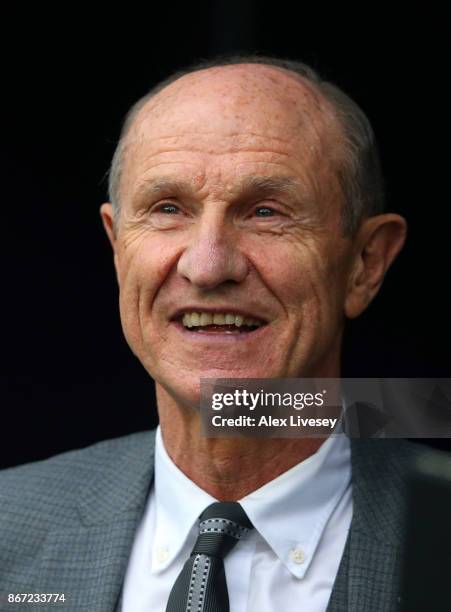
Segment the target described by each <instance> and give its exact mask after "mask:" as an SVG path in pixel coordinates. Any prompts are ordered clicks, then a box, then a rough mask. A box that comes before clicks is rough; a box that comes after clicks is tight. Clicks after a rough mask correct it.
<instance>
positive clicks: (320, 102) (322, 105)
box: [122, 61, 343, 154]
mask: <svg viewBox="0 0 451 612" xmlns="http://www.w3.org/2000/svg"><path fill="white" fill-rule="evenodd" d="M243 68H247V69H248V70H249V71H251V72H252V73H254V72H255V70H263V71H264V72H269V73H276V74H278V75H279V76H280V75H283V76H285V77H286V78H287V79H289V80H290V81H292V82H294V83H296V85H301V86H302V89H303V93H304V94H305V93H306V92H307V93H308V100H309V102H310V103H312V102H314V103H315V107H316V108H317V110H319V111H320V112H321V113H322V114H323V115H327V114H328V115H329V118H332V119H333V123H334V124H335V127H336V128H337V132H338V133H339V134H340V135H342V133H343V128H342V125H341V122H340V120H339V118H338V117H337V113H336V109H335V107H334V105H333V104H332V103H331V102H330V100H328V99H327V98H326V96H325V95H324V94H323V92H322V91H321V89H320V87H319V86H318V85H317V84H316V83H314V82H313V81H311V80H309V79H308V78H307V77H304V76H302V75H301V74H298V73H296V72H294V71H293V70H290V69H289V68H284V67H282V66H273V65H271V64H265V63H258V64H256V63H252V62H249V61H247V62H246V61H244V62H243V63H239V64H238V63H237V64H224V65H219V66H209V67H206V68H202V69H198V70H196V69H194V70H192V71H190V72H187V73H184V74H182V75H180V76H179V77H177V78H175V79H174V80H173V81H171V82H170V83H168V84H167V85H165V86H164V87H162V88H161V89H157V91H155V92H154V93H152V90H151V91H150V92H149V94H148V97H147V99H146V100H145V101H144V103H143V105H142V106H141V107H140V108H139V109H138V110H137V112H136V113H135V114H134V115H133V116H132V117H131V121H130V123H129V124H128V126H127V129H126V131H125V132H124V134H123V135H122V137H123V143H122V154H124V153H125V151H126V149H127V148H128V146H129V144H130V143H129V134H130V133H131V131H132V130H133V129H134V128H135V127H136V124H137V122H138V121H139V120H140V118H141V117H142V114H143V113H145V112H149V110H150V109H149V106H151V105H152V103H155V102H156V101H157V99H158V97H159V96H160V94H162V93H163V92H166V93H167V90H170V89H172V88H175V87H177V86H178V89H180V86H181V81H182V82H183V81H188V80H192V79H196V78H202V74H203V75H204V77H205V73H215V72H216V73H219V72H226V71H232V70H233V71H234V72H236V71H237V70H238V71H241V72H242V69H243ZM157 87H158V86H157Z"/></svg>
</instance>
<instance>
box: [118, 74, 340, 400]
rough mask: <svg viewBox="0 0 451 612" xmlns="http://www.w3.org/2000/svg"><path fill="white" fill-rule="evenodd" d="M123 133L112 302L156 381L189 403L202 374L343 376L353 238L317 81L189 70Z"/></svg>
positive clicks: (331, 125)
mask: <svg viewBox="0 0 451 612" xmlns="http://www.w3.org/2000/svg"><path fill="white" fill-rule="evenodd" d="M128 143H129V144H128V147H127V149H126V152H125V160H126V161H125V165H124V170H123V174H122V180H121V190H120V194H121V203H122V209H121V215H120V220H119V224H118V226H117V228H116V231H117V234H116V240H115V243H114V248H115V262H116V267H117V274H118V280H119V285H120V311H121V319H122V324H123V329H124V333H125V336H126V338H127V341H128V342H129V344H130V346H131V348H132V350H133V352H134V353H135V354H136V355H137V356H138V358H139V359H140V361H141V362H142V363H143V365H144V367H145V368H146V370H147V371H148V372H149V374H150V375H151V376H152V377H153V378H154V379H155V380H156V381H157V383H160V384H161V385H162V386H163V387H164V388H165V389H166V390H167V391H168V392H169V393H170V394H171V395H172V396H173V397H175V398H176V399H178V400H179V401H181V402H182V403H185V404H187V405H193V406H194V405H197V402H198V391H199V380H200V378H202V377H205V378H208V377H211V378H213V377H221V378H278V377H297V376H338V375H339V374H338V372H339V369H338V364H339V349H340V341H341V333H342V326H343V304H344V300H345V296H346V290H347V284H348V279H349V274H350V267H351V259H352V257H351V250H352V249H351V247H352V245H351V243H350V241H349V240H348V239H345V238H343V236H342V234H341V230H340V216H341V210H342V204H341V197H342V196H341V193H340V190H339V187H338V182H337V179H336V177H335V173H334V166H333V164H334V160H336V159H337V157H338V156H339V155H340V132H339V128H338V126H337V124H336V122H335V120H334V119H333V116H332V112H331V110H330V109H329V107H328V106H327V103H326V102H325V101H324V100H322V99H321V97H320V96H319V95H318V94H317V93H316V92H315V90H314V89H313V88H312V86H310V85H309V84H308V83H305V82H303V81H302V80H301V79H298V78H297V77H295V76H292V75H290V74H289V73H286V72H283V71H281V70H278V69H275V68H270V67H267V66H256V65H252V66H249V65H241V66H233V67H226V68H219V69H218V68H217V69H209V70H207V71H202V72H198V73H193V74H191V75H188V76H186V77H183V78H181V79H179V80H178V81H176V82H175V83H173V84H171V85H170V86H169V87H167V88H166V89H164V90H163V91H161V92H160V93H159V94H158V95H157V96H156V97H155V98H153V99H152V100H150V101H149V102H148V103H147V104H146V106H145V107H144V108H143V109H142V110H141V111H140V113H139V115H138V117H137V119H136V120H135V122H134V124H133V126H132V128H131V131H130V133H129V139H128ZM199 322H200V323H205V326H198V325H197V323H199Z"/></svg>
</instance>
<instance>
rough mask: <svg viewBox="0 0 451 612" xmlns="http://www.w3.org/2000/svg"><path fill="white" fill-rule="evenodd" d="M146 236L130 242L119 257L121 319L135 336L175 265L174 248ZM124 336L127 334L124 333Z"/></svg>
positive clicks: (156, 237)
mask: <svg viewBox="0 0 451 612" xmlns="http://www.w3.org/2000/svg"><path fill="white" fill-rule="evenodd" d="M168 242H170V241H166V240H161V238H160V237H159V236H156V235H152V234H149V235H147V236H146V237H145V238H141V239H140V240H139V241H136V242H134V243H130V244H129V245H128V246H127V247H126V248H124V249H123V250H121V251H120V254H119V285H120V308H121V319H122V321H123V324H124V327H126V328H127V330H129V331H128V333H131V330H134V331H133V332H132V333H133V334H136V333H137V331H136V329H137V328H141V325H142V321H143V317H145V316H146V314H147V313H148V312H150V310H151V309H152V306H153V303H154V300H155V297H156V295H157V293H158V291H159V288H160V287H161V286H162V285H163V284H164V282H165V279H166V278H167V276H168V274H169V272H170V270H171V267H172V265H173V262H174V257H175V255H174V253H175V252H176V251H175V250H174V245H171V244H169V245H168ZM126 334H127V332H126Z"/></svg>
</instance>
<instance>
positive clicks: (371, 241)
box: [345, 214, 407, 319]
mask: <svg viewBox="0 0 451 612" xmlns="http://www.w3.org/2000/svg"><path fill="white" fill-rule="evenodd" d="M406 234H407V223H406V220H405V219H404V218H403V217H401V216H400V215H395V214H385V215H376V216H375V217H370V218H368V219H365V221H364V222H363V223H362V225H361V227H360V229H359V231H358V233H357V237H356V240H355V243H356V250H355V254H354V264H353V269H352V273H351V275H350V282H349V285H348V288H347V294H346V300H345V315H346V316H347V317H348V318H350V319H353V318H355V317H357V316H359V314H361V313H362V312H363V311H364V310H365V309H366V308H367V306H368V305H369V304H370V302H371V301H372V299H373V298H374V297H375V296H376V294H377V292H378V291H379V288H380V287H381V285H382V281H383V280H384V275H385V273H386V271H387V270H388V268H389V267H390V266H391V264H392V263H393V261H394V259H395V257H396V256H397V255H398V253H399V252H400V250H401V249H402V247H403V245H404V242H405V239H406Z"/></svg>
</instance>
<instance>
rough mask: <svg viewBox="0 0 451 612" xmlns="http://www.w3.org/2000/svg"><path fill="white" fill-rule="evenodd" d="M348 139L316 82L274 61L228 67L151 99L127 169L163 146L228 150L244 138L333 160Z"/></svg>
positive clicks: (186, 79) (129, 149)
mask: <svg viewBox="0 0 451 612" xmlns="http://www.w3.org/2000/svg"><path fill="white" fill-rule="evenodd" d="M341 137H342V136H341V128H340V126H339V124H338V121H337V119H336V116H335V111H334V109H333V107H332V105H331V104H330V103H329V102H328V101H327V100H326V99H325V98H324V97H323V95H322V94H321V92H320V91H319V89H318V88H317V87H316V85H315V84H313V83H311V82H309V81H307V80H306V79H304V78H303V77H301V76H298V75H296V74H295V73H292V72H290V71H288V70H284V69H280V68H276V67H272V66H266V65H260V64H241V65H234V66H220V67H215V68H209V69H206V70H201V71H197V72H193V73H189V74H187V75H184V76H183V77H181V78H179V79H177V80H176V81H174V82H172V83H171V84H169V85H168V86H167V87H165V88H164V89H162V90H161V91H160V92H158V93H157V94H156V95H155V96H154V97H152V98H151V99H150V100H148V102H147V103H146V104H145V105H144V106H143V107H142V108H141V109H140V111H139V112H138V114H137V116H136V117H135V119H134V121H133V123H132V125H131V127H130V128H129V131H128V134H127V136H126V144H125V148H124V160H123V163H124V172H125V173H127V172H128V170H133V169H136V165H139V164H140V160H141V159H143V158H145V157H146V156H148V155H149V154H152V151H153V150H155V149H160V150H167V151H170V150H177V148H179V147H180V148H183V149H189V148H190V147H191V148H192V149H193V150H197V151H201V152H202V151H204V152H205V153H218V154H220V153H222V152H225V151H226V150H227V151H230V150H233V149H234V148H237V149H239V147H240V146H242V143H243V142H245V143H246V146H247V147H249V146H250V147H255V149H256V150H258V149H259V148H265V147H266V146H272V147H276V148H277V147H278V146H280V148H281V149H283V150H285V151H287V152H288V154H292V155H294V156H295V155H297V154H298V153H300V154H302V155H303V156H304V157H305V155H306V152H307V153H308V155H309V156H310V157H311V158H312V160H315V161H316V160H318V159H320V160H324V159H326V158H327V160H328V161H331V160H332V158H333V157H334V156H335V154H336V153H335V152H336V151H337V150H338V148H339V143H340V139H341ZM268 143H269V144H268Z"/></svg>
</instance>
